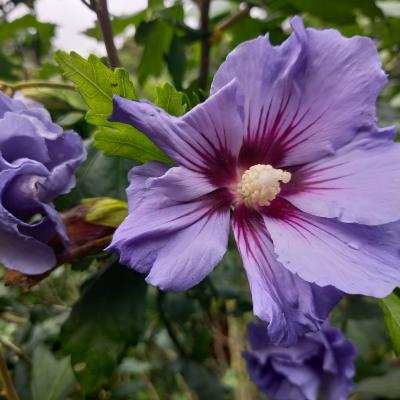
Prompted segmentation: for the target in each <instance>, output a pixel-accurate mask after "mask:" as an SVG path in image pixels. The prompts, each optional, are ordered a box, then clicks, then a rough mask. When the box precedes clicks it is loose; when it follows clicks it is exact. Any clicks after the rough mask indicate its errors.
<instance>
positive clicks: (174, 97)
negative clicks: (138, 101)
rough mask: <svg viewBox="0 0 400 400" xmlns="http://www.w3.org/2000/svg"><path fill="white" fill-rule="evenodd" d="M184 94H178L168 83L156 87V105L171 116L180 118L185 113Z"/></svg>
mask: <svg viewBox="0 0 400 400" xmlns="http://www.w3.org/2000/svg"><path fill="white" fill-rule="evenodd" d="M183 97H184V94H183V93H182V92H178V91H177V90H176V89H175V88H174V87H173V86H172V85H171V84H169V83H168V82H167V83H165V84H164V85H160V86H157V87H156V104H157V105H158V106H159V107H161V108H163V109H164V110H165V111H167V112H168V113H170V114H171V115H175V116H180V115H182V114H184V113H185V111H186V105H185V104H184V103H183Z"/></svg>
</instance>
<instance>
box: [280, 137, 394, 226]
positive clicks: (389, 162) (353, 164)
mask: <svg viewBox="0 0 400 400" xmlns="http://www.w3.org/2000/svg"><path fill="white" fill-rule="evenodd" d="M393 133H395V130H394V129H389V130H387V129H386V130H384V131H383V130H381V131H377V132H376V133H375V134H373V135H359V136H358V137H357V138H356V139H355V140H353V141H352V142H351V143H349V144H347V145H346V146H344V147H342V148H341V149H339V150H338V151H337V152H336V153H335V154H334V155H332V156H330V157H325V158H322V159H320V160H318V161H315V162H313V163H309V164H306V165H303V166H300V167H298V168H296V170H295V171H292V180H291V182H290V185H287V192H286V193H283V197H285V198H286V199H287V200H288V201H290V202H291V203H292V204H293V205H295V206H296V207H298V208H300V209H301V210H303V211H305V212H307V213H311V214H313V215H316V216H320V217H328V218H338V219H339V220H341V221H343V222H350V223H353V222H355V223H359V224H365V225H381V224H386V223H389V222H393V221H397V220H399V219H400V190H399V187H400V168H399V161H400V144H398V143H394V142H393V139H392V138H391V137H392V136H393Z"/></svg>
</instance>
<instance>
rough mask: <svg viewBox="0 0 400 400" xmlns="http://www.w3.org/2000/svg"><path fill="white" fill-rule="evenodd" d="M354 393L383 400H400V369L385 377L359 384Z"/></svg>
mask: <svg viewBox="0 0 400 400" xmlns="http://www.w3.org/2000/svg"><path fill="white" fill-rule="evenodd" d="M354 393H363V394H369V395H375V396H378V397H379V398H382V399H396V400H397V399H398V398H399V393H400V369H396V370H393V371H389V372H388V373H387V374H385V375H383V376H374V377H371V378H366V379H364V380H362V381H361V382H358V383H357V384H356V385H355V387H354Z"/></svg>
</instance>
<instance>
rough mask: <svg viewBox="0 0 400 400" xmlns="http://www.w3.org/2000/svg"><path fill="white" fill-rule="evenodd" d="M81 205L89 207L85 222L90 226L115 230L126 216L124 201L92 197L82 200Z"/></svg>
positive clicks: (126, 205) (126, 207)
mask: <svg viewBox="0 0 400 400" xmlns="http://www.w3.org/2000/svg"><path fill="white" fill-rule="evenodd" d="M82 203H83V204H89V205H90V206H91V207H90V210H89V211H88V213H87V214H86V216H85V220H86V221H87V222H91V223H92V224H96V225H103V226H110V227H112V228H117V227H118V226H119V225H121V223H122V221H123V220H124V219H125V218H126V216H127V215H128V204H127V203H126V202H125V201H121V200H115V199H110V198H107V197H94V198H90V199H84V200H83V201H82Z"/></svg>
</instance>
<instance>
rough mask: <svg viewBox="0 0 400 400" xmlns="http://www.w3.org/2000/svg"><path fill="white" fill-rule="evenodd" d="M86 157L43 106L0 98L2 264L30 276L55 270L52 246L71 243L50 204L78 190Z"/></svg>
mask: <svg viewBox="0 0 400 400" xmlns="http://www.w3.org/2000/svg"><path fill="white" fill-rule="evenodd" d="M84 158H85V150H84V147H83V142H82V140H81V138H80V137H79V136H78V135H77V134H76V133H74V132H72V131H68V132H63V130H62V128H61V127H60V126H58V125H56V124H54V123H52V121H51V118H50V115H49V113H48V112H47V111H46V110H45V109H44V108H43V107H39V106H34V105H33V106H32V105H31V104H30V103H27V104H25V103H24V102H23V101H19V100H15V99H11V98H9V97H7V96H5V95H4V94H2V93H0V263H2V264H4V266H6V267H7V268H10V269H13V270H17V271H20V272H22V273H25V274H32V275H34V274H41V273H43V272H45V271H47V270H49V269H51V268H52V267H54V266H55V264H56V257H55V254H54V251H53V249H52V247H51V245H50V242H51V241H52V240H53V239H54V238H55V237H56V236H58V237H59V238H60V239H61V240H62V242H63V244H64V246H65V245H67V243H68V239H67V237H66V233H65V229H64V226H63V224H62V221H61V219H60V217H59V215H58V214H57V212H56V210H55V209H54V208H53V207H52V205H51V203H50V202H51V200H52V199H54V198H55V197H56V196H58V195H60V194H62V193H66V192H68V191H69V190H70V189H71V188H72V187H73V186H74V184H75V178H74V172H75V170H76V168H77V167H78V165H79V164H80V163H81V162H82V161H83V160H84Z"/></svg>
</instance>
